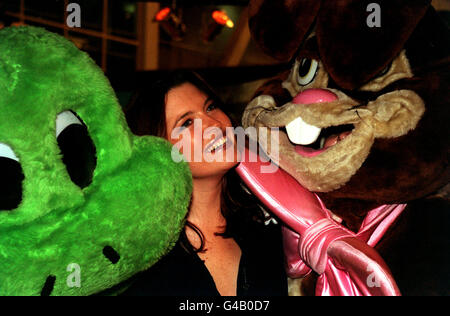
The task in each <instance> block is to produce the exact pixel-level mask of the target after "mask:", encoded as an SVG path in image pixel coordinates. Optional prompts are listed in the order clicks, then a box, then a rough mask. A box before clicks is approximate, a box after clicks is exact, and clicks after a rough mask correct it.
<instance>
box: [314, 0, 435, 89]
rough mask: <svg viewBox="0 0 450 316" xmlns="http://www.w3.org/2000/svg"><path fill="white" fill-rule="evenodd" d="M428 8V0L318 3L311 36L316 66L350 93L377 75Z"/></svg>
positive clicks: (350, 0) (402, 45) (365, 0)
mask: <svg viewBox="0 0 450 316" xmlns="http://www.w3.org/2000/svg"><path fill="white" fill-rule="evenodd" d="M314 2H315V1H314ZM374 4H375V5H374ZM430 4H431V0H377V1H374V0H339V1H336V0H322V1H321V7H320V12H319V17H318V19H317V29H316V36H317V41H318V45H319V52H320V56H321V59H322V63H323V64H324V66H325V68H326V70H327V71H328V73H329V74H330V76H331V77H332V78H333V80H334V81H335V82H336V83H337V84H338V85H339V86H341V87H343V88H345V89H354V88H356V87H359V86H361V85H363V84H365V83H366V82H368V81H369V80H370V79H371V78H373V77H374V76H376V75H377V74H378V73H380V72H381V71H382V70H383V69H384V68H385V67H386V66H387V65H388V64H389V63H390V62H391V61H392V59H394V58H395V57H396V56H397V55H398V54H399V53H400V51H401V50H402V49H403V47H404V45H405V43H406V41H407V40H408V39H409V37H410V36H411V34H412V33H413V31H414V29H415V28H416V26H417V24H418V23H419V22H420V21H421V20H422V18H423V17H424V15H425V13H426V11H427V9H428V8H429V6H430Z"/></svg>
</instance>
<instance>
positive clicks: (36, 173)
mask: <svg viewBox="0 0 450 316" xmlns="http://www.w3.org/2000/svg"><path fill="white" fill-rule="evenodd" d="M0 120H1V123H0V174H2V175H6V176H4V177H1V178H2V179H0V182H1V183H0V186H1V188H5V190H2V192H3V193H0V295H89V294H94V293H98V292H100V291H102V290H105V289H108V288H111V287H112V286H114V285H116V284H118V283H120V282H122V281H125V280H127V279H128V278H130V277H131V276H133V275H134V274H136V273H137V272H139V271H142V270H144V269H146V268H148V267H150V266H151V265H152V264H154V263H155V262H156V261H158V260H159V258H161V257H162V256H163V255H164V254H166V253H167V252H168V251H169V250H170V249H171V247H172V246H173V245H174V243H175V242H176V240H177V238H178V235H179V233H180V231H181V229H182V227H183V225H184V219H185V216H186V212H187V209H188V204H189V201H190V194H191V190H192V183H191V181H192V180H191V174H190V171H189V167H188V166H187V164H185V163H176V162H174V161H173V159H172V156H171V155H172V146H171V145H170V144H169V143H168V142H167V141H165V140H163V139H160V138H156V137H150V136H146V137H137V136H134V135H132V134H131V132H130V131H129V129H128V127H127V124H126V121H125V118H124V115H123V113H122V111H121V108H120V106H119V104H118V101H117V99H116V97H115V94H114V92H113V90H112V88H111V86H110V84H109V82H108V80H107V79H106V78H105V76H104V74H103V73H102V71H101V70H100V69H99V68H98V67H97V66H96V65H95V63H94V62H93V61H92V60H91V59H90V58H89V57H88V55H87V54H85V53H83V52H81V51H79V50H78V49H77V48H76V47H75V46H74V45H73V44H72V43H71V42H69V41H68V40H66V39H65V38H63V37H61V36H59V35H56V34H53V33H50V32H47V31H45V30H44V29H41V28H36V27H13V28H6V29H3V30H0ZM74 273H75V274H74ZM74 280H75V281H76V282H75V281H74Z"/></svg>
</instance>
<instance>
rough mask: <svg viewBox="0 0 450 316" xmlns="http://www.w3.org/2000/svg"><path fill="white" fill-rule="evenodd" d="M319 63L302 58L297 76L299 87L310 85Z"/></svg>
mask: <svg viewBox="0 0 450 316" xmlns="http://www.w3.org/2000/svg"><path fill="white" fill-rule="evenodd" d="M318 68H319V63H318V62H317V61H316V60H314V59H309V58H303V59H302V60H301V61H300V65H299V67H298V74H297V82H298V84H299V85H301V86H306V85H307V84H310V83H311V82H312V81H313V80H314V78H315V77H316V73H317V69H318Z"/></svg>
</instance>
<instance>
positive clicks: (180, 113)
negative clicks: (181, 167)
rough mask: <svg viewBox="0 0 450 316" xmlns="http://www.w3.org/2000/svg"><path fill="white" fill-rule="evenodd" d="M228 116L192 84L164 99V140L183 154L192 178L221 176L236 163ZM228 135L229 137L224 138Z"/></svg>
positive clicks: (187, 84)
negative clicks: (165, 133) (165, 132)
mask: <svg viewBox="0 0 450 316" xmlns="http://www.w3.org/2000/svg"><path fill="white" fill-rule="evenodd" d="M227 128H232V125H231V121H230V119H229V118H228V116H227V115H226V114H225V113H224V112H222V110H220V109H219V108H218V107H217V104H216V103H215V101H214V100H212V99H211V98H210V97H209V96H208V95H206V94H205V93H204V92H202V91H200V90H199V89H198V88H197V87H195V86H194V85H193V84H191V83H184V84H182V85H180V86H178V87H175V88H173V89H171V90H170V91H169V92H168V94H167V96H166V131H167V135H166V138H167V139H168V140H169V141H170V142H171V143H172V144H174V145H175V146H176V147H177V148H178V149H179V150H180V152H181V153H182V154H183V155H184V157H185V158H186V160H187V161H188V163H189V166H190V168H191V172H192V176H193V177H194V178H201V177H210V176H215V175H224V174H225V173H226V172H227V171H228V170H229V169H231V168H232V167H234V166H235V165H236V164H237V161H238V152H237V146H236V141H235V137H234V134H232V133H230V131H231V130H232V129H229V132H228V135H227ZM227 136H228V137H227Z"/></svg>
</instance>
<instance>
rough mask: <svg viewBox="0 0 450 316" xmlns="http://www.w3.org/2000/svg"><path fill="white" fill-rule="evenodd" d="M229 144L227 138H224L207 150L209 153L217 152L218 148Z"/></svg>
mask: <svg viewBox="0 0 450 316" xmlns="http://www.w3.org/2000/svg"><path fill="white" fill-rule="evenodd" d="M226 142H227V138H226V137H223V138H221V139H219V140H218V141H217V142H215V143H214V144H212V145H211V146H209V148H208V149H207V152H209V153H210V152H212V151H213V150H216V149H217V148H219V147H221V146H222V145H223V144H225V143H226Z"/></svg>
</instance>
